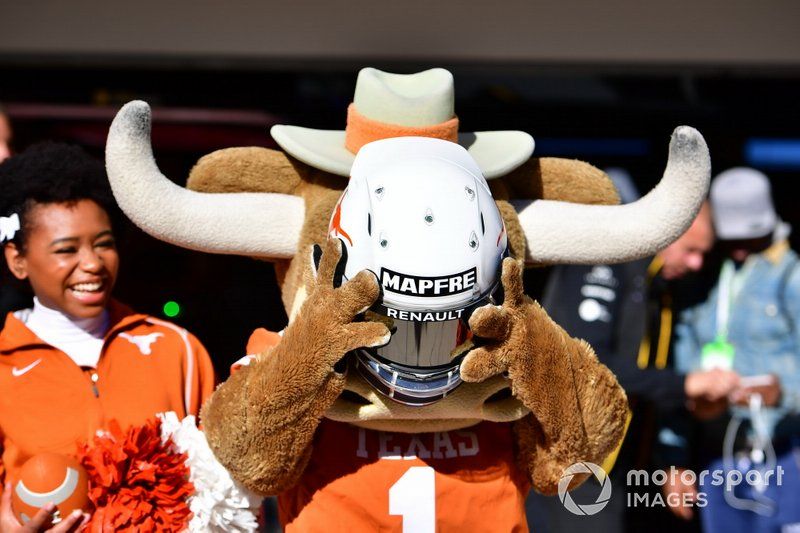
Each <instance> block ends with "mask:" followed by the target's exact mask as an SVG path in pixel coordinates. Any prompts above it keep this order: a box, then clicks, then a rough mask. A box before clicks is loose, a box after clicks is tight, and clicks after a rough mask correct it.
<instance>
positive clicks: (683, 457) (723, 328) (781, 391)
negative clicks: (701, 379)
mask: <svg viewBox="0 0 800 533" xmlns="http://www.w3.org/2000/svg"><path fill="white" fill-rule="evenodd" d="M711 206H712V211H713V219H714V227H715V229H716V232H717V237H718V239H719V245H720V250H721V252H722V254H723V262H722V266H721V268H720V269H719V271H718V278H717V281H716V284H715V286H714V288H713V290H712V291H711V293H710V294H709V297H708V299H707V300H706V301H704V302H702V303H700V304H698V305H696V306H694V307H692V308H689V309H687V310H686V311H685V312H684V313H683V314H682V316H681V317H680V320H679V324H678V326H677V337H678V339H677V341H676V346H675V356H676V364H677V366H678V369H679V370H681V371H687V372H691V371H697V370H710V369H723V370H726V371H730V370H733V371H735V372H737V373H738V374H740V375H741V376H742V378H741V383H740V386H739V387H738V388H737V389H736V390H734V391H733V392H732V393H731V394H730V395H729V396H728V397H727V398H722V399H720V400H718V401H716V402H704V403H702V402H701V404H700V405H697V406H696V408H695V420H691V419H689V418H687V417H676V418H675V419H674V420H672V421H671V425H668V426H667V427H665V428H664V429H663V430H662V431H661V435H660V437H661V440H662V443H663V444H664V445H665V448H666V449H667V450H668V451H669V453H671V454H673V456H674V458H675V461H676V462H675V464H676V465H678V466H680V467H687V466H690V467H694V468H695V471H700V470H702V469H708V470H710V471H712V472H713V471H714V470H720V471H723V472H725V473H726V475H728V474H729V473H732V472H733V471H738V472H739V473H740V474H741V475H742V477H746V476H751V479H756V477H760V478H761V481H758V482H756V483H752V482H750V481H746V480H745V481H742V482H741V483H739V484H733V485H730V486H728V484H727V483H726V484H724V485H721V486H718V485H714V484H712V483H711V482H710V481H709V480H706V482H705V483H702V484H699V485H696V484H686V483H678V484H677V486H673V487H670V489H671V490H672V491H673V492H678V493H684V494H687V493H688V494H689V495H691V496H696V495H697V493H698V491H700V492H702V493H704V494H705V498H704V499H706V500H707V505H706V506H705V507H704V508H703V509H702V511H701V513H700V514H701V519H702V523H703V529H704V530H705V531H709V532H711V531H726V532H728V533H732V532H736V531H742V532H745V531H747V532H750V531H787V529H786V528H787V527H788V528H797V529H791V531H795V530H800V471H798V462H800V442H798V440H800V416H798V412H800V336H798V329H797V328H798V321H800V268H798V257H797V254H796V253H795V252H794V251H792V250H791V249H790V248H789V243H788V236H789V227H788V225H787V224H785V223H783V222H781V220H780V219H779V218H778V216H777V214H776V212H775V208H774V206H773V202H772V195H771V189H770V183H769V180H768V178H767V177H766V176H765V175H764V174H762V173H761V172H758V171H757V170H754V169H751V168H734V169H731V170H728V171H726V172H723V173H722V174H720V175H719V176H718V177H717V178H716V179H715V180H714V182H713V183H712V186H711ZM778 468H780V469H781V470H782V475H780V476H777V475H775V474H777V472H778ZM769 471H772V472H774V473H775V474H773V478H772V482H769V481H768V480H766V481H765V480H764V479H763V478H764V477H765V475H766V473H767V472H769ZM756 474H759V475H758V476H756ZM676 511H680V509H676Z"/></svg>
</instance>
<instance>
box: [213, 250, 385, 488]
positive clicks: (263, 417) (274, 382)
mask: <svg viewBox="0 0 800 533" xmlns="http://www.w3.org/2000/svg"><path fill="white" fill-rule="evenodd" d="M341 255H342V251H341V243H340V242H339V240H338V239H328V241H327V242H326V244H325V250H324V252H323V253H322V256H321V259H320V261H319V267H318V268H314V265H315V261H314V260H312V261H309V262H308V264H307V268H306V271H305V279H306V286H307V287H309V295H308V298H307V299H306V301H305V303H304V304H303V306H302V308H301V309H300V312H299V314H298V315H297V318H296V319H295V320H294V321H293V322H292V324H291V325H290V326H289V327H288V328H286V331H285V332H284V335H283V339H282V341H281V343H280V344H278V346H276V347H274V348H272V349H270V350H267V351H266V352H264V353H262V354H261V355H259V356H258V357H257V358H256V360H255V361H253V362H252V363H251V364H249V365H247V366H246V367H244V368H243V369H241V370H240V371H238V372H236V373H235V374H234V375H233V376H232V377H231V378H230V379H229V380H228V381H226V382H225V383H223V384H222V385H220V387H219V389H217V391H216V392H215V393H214V395H213V396H212V397H211V399H209V401H208V402H207V403H206V405H205V406H204V407H203V413H202V417H203V420H204V422H205V424H206V426H207V428H206V433H207V436H208V440H209V445H210V446H211V449H212V450H213V451H214V453H215V454H216V455H217V456H218V457H219V458H220V461H221V462H222V463H223V464H224V465H226V467H227V468H228V469H229V470H230V471H231V473H232V474H233V475H234V477H236V478H237V479H238V480H239V481H241V482H242V483H243V484H244V485H245V486H247V487H248V488H250V489H251V490H254V491H256V492H258V493H260V494H277V493H278V492H280V491H281V490H283V489H284V488H286V487H288V486H290V485H291V484H292V483H293V482H294V481H295V480H296V478H297V477H298V475H299V474H300V472H302V469H303V467H304V466H305V462H306V461H307V460H308V455H309V454H310V453H311V449H310V442H311V438H312V436H313V434H314V430H315V429H316V425H317V424H318V423H319V420H320V418H322V415H323V414H324V413H325V411H327V410H328V409H329V408H330V406H331V405H332V404H333V402H334V401H336V398H338V397H339V395H340V394H341V392H342V390H343V389H344V382H345V376H344V373H342V372H337V371H336V369H335V367H336V365H337V363H338V362H339V361H340V360H341V359H342V357H344V356H345V354H347V353H348V352H349V351H351V350H353V349H355V348H358V347H362V346H377V345H380V344H385V343H386V342H387V341H388V339H389V337H390V333H389V331H388V330H387V329H386V326H384V325H383V324H380V323H377V322H353V319H354V318H355V317H356V315H358V314H359V313H363V312H364V310H365V309H367V308H368V307H369V306H370V305H371V304H372V303H373V302H374V301H375V299H376V298H377V297H378V295H379V294H380V287H379V286H378V281H377V279H376V278H375V275H374V274H372V273H371V272H367V271H362V272H360V273H359V274H358V275H357V276H355V277H354V278H353V279H352V280H350V281H347V282H346V283H344V284H343V285H342V286H341V287H338V288H335V287H334V280H335V278H336V269H337V265H338V264H339V260H340V259H341ZM340 276H341V275H340ZM231 424H234V425H236V426H238V427H242V428H245V429H244V431H242V432H236V433H235V434H231V432H229V431H228V429H230V428H231V427H232V426H231ZM239 424H241V425H239ZM265 427H269V428H271V430H270V431H271V433H272V434H273V435H274V436H276V437H277V438H273V439H261V438H259V437H260V436H261V434H262V432H261V429H262V428H265ZM298 451H301V452H302V453H299V454H298V453H297V452H298Z"/></svg>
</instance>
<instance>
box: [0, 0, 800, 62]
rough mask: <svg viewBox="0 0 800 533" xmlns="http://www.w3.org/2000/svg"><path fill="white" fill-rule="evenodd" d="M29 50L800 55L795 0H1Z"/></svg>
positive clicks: (363, 56) (607, 57) (424, 56)
mask: <svg viewBox="0 0 800 533" xmlns="http://www.w3.org/2000/svg"><path fill="white" fill-rule="evenodd" d="M495 6H496V7H495ZM28 55H40V56H48V57H55V58H59V57H72V58H76V57H83V56H112V57H114V56H125V57H139V58H141V57H143V56H144V57H146V56H171V57H177V58H188V59H190V58H201V59H204V60H214V59H215V58H225V59H228V58H233V59H237V58H239V59H254V60H259V61H269V60H287V59H288V60H292V59H314V60H320V59H322V60H325V59H346V60H352V59H357V60H368V59H375V60H437V59H439V60H446V61H451V60H452V61H478V62H482V61H487V62H496V61H504V62H514V61H520V62H533V63H543V62H544V63H546V62H561V63H563V62H575V63H581V62H589V63H592V62H604V63H615V62H621V63H632V62H633V63H638V62H642V63H648V64H664V63H681V64H687V63H688V64H712V65H774V66H779V67H780V66H798V65H800V1H797V0H705V1H704V0H662V1H650V0H639V1H624V0H605V1H602V2H601V1H599V0H585V1H571V2H570V1H567V0H561V1H559V0H552V1H550V2H542V1H530V0H528V1H526V0H497V1H490V0H485V1H482V2H471V1H459V0H424V1H423V0H393V1H387V0H351V1H342V0H329V1H322V0H294V1H292V0H284V1H281V2H276V1H260V2H258V1H250V2H245V1H228V2H225V1H217V2H210V1H203V0H195V1H192V0H175V1H169V0H160V1H154V0H135V1H133V0H130V1H127V2H120V1H117V0H72V1H68V0H60V1H43V0H0V56H2V57H5V58H9V57H12V58H13V57H21V56H28Z"/></svg>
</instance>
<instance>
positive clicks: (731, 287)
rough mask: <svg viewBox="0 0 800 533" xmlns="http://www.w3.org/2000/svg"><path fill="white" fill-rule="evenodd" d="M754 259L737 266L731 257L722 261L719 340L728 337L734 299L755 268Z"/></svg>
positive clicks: (718, 308) (718, 309)
mask: <svg viewBox="0 0 800 533" xmlns="http://www.w3.org/2000/svg"><path fill="white" fill-rule="evenodd" d="M754 264H755V263H754V261H752V260H751V258H748V260H746V261H745V262H744V264H743V265H742V266H741V267H739V268H738V269H737V268H736V265H734V263H733V261H732V260H731V259H726V260H725V261H724V262H723V263H722V269H721V270H720V273H719V290H718V292H717V340H727V339H728V323H729V322H730V316H731V307H732V304H733V301H734V300H735V299H736V297H737V296H739V293H740V292H741V290H742V287H743V286H744V282H745V279H746V278H747V276H748V275H749V274H750V271H751V270H752V269H753V265H754Z"/></svg>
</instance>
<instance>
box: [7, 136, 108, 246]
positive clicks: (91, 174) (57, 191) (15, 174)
mask: <svg viewBox="0 0 800 533" xmlns="http://www.w3.org/2000/svg"><path fill="white" fill-rule="evenodd" d="M79 200H93V201H94V202H95V203H97V204H98V205H99V206H100V207H102V208H103V209H104V210H105V211H106V213H108V216H109V218H110V219H111V223H112V225H113V226H117V223H118V222H119V220H120V213H119V209H118V207H117V204H116V202H115V201H114V196H113V195H112V194H111V186H110V185H109V183H108V177H107V176H106V170H105V167H104V166H103V164H102V163H101V162H100V161H98V160H97V159H95V158H93V157H91V156H90V155H89V154H87V153H86V152H85V151H84V150H83V149H82V148H80V147H79V146H75V145H69V144H64V143H54V142H45V143H39V144H35V145H33V146H31V147H29V148H28V149H27V150H25V151H24V152H22V153H21V154H18V155H15V156H13V157H10V158H9V159H6V160H5V161H3V162H2V163H0V216H4V217H7V216H10V215H12V214H14V213H16V214H17V216H19V222H20V230H19V231H17V233H16V235H15V236H14V238H13V240H12V242H14V243H16V245H17V246H18V247H20V249H21V250H23V251H24V248H25V235H26V233H27V232H28V231H29V230H30V227H31V223H32V220H30V212H31V210H32V209H33V207H34V206H36V205H38V204H53V203H59V204H60V203H66V204H74V203H76V202H78V201H79Z"/></svg>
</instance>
